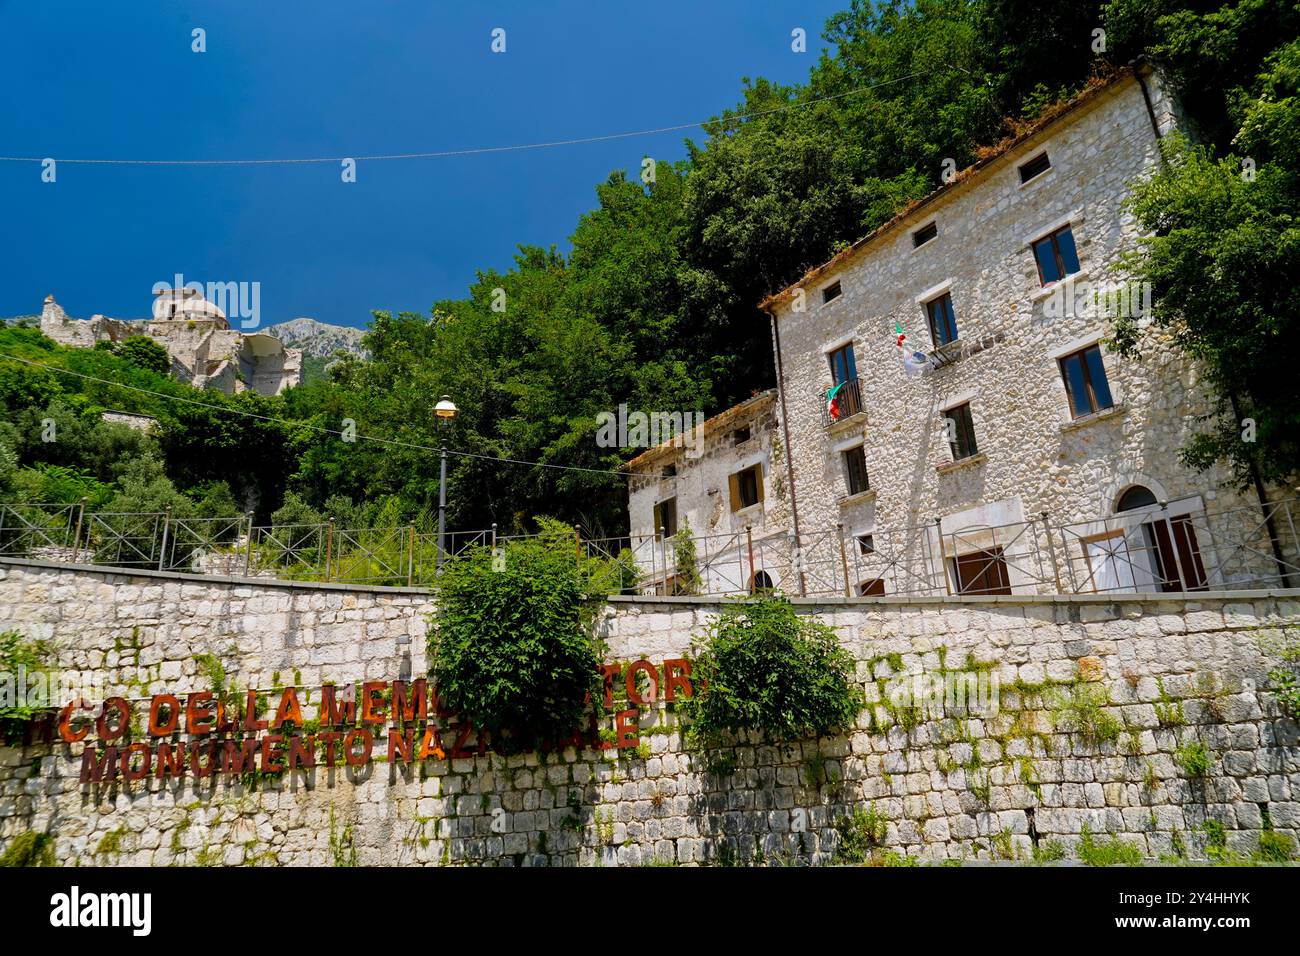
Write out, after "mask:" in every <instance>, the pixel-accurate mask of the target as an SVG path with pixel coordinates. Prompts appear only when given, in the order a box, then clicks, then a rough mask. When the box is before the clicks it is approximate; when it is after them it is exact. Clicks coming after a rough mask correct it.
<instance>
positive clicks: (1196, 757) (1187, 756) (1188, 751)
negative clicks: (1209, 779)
mask: <svg viewBox="0 0 1300 956" xmlns="http://www.w3.org/2000/svg"><path fill="white" fill-rule="evenodd" d="M1173 759H1174V763H1175V764H1177V765H1178V768H1179V769H1180V770H1181V771H1182V772H1183V776H1186V777H1204V776H1205V775H1206V774H1207V773H1209V772H1210V766H1211V765H1212V763H1213V760H1212V758H1211V757H1210V752H1209V751H1208V750H1206V749H1205V744H1203V743H1201V742H1200V741H1199V740H1194V741H1189V742H1187V743H1185V744H1180V745H1179V746H1178V748H1177V749H1176V750H1175V751H1174V757H1173Z"/></svg>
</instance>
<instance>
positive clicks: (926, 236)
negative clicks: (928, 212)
mask: <svg viewBox="0 0 1300 956" xmlns="http://www.w3.org/2000/svg"><path fill="white" fill-rule="evenodd" d="M937 235H939V224H938V223H936V222H932V223H930V224H929V225H925V226H922V227H921V228H920V229H918V230H916V232H914V233H912V248H913V249H915V248H916V247H917V246H923V245H925V244H926V243H927V242H929V241H930V240H931V239H933V238H934V237H935V236H937Z"/></svg>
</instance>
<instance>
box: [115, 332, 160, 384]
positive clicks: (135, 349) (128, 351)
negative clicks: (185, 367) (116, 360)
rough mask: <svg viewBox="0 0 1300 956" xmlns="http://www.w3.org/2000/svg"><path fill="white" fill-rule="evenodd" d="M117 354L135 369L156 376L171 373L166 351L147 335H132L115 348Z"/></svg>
mask: <svg viewBox="0 0 1300 956" xmlns="http://www.w3.org/2000/svg"><path fill="white" fill-rule="evenodd" d="M117 354H118V356H120V357H121V358H122V359H124V360H125V361H127V362H130V363H131V364H132V365H134V366H136V368H142V369H145V370H146V371H149V372H154V373H156V374H158V375H166V374H167V373H168V372H169V371H171V367H172V360H171V356H170V355H168V354H167V349H166V348H165V347H164V346H163V345H161V344H160V343H158V342H155V341H154V340H153V339H151V338H149V337H148V336H147V335H133V336H131V337H130V338H128V339H126V340H125V341H124V342H122V343H121V344H120V345H118V347H117Z"/></svg>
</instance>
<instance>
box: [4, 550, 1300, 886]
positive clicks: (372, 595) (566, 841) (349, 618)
mask: <svg viewBox="0 0 1300 956" xmlns="http://www.w3.org/2000/svg"><path fill="white" fill-rule="evenodd" d="M717 607H718V604H717V602H715V601H711V600H704V599H669V598H660V599H654V598H650V599H645V598H640V599H613V600H612V601H611V602H610V604H609V606H608V607H607V608H605V609H604V611H603V612H602V615H601V624H600V626H601V631H602V634H603V635H604V636H605V637H606V639H607V641H608V643H609V660H611V661H614V662H623V663H624V664H625V665H626V664H627V663H629V662H631V661H635V660H639V659H645V660H647V661H649V662H651V663H652V664H654V665H656V666H658V665H660V664H661V663H662V662H663V661H664V660H665V659H666V658H674V657H681V656H683V654H684V652H686V651H687V650H688V648H689V642H690V636H691V635H692V634H693V633H698V632H699V630H700V629H701V627H702V626H703V625H704V624H705V623H706V622H707V620H708V619H709V618H710V616H711V615H712V614H714V613H715V612H716V609H717ZM799 607H800V610H801V612H802V613H807V614H817V615H820V616H821V617H822V618H823V619H825V620H826V621H827V622H829V623H831V624H832V625H834V626H836V627H837V628H838V629H839V633H840V635H841V638H842V640H843V642H844V644H845V646H846V647H847V648H848V649H850V650H851V651H852V652H853V653H854V654H855V655H856V656H857V658H858V661H859V663H858V677H859V679H860V680H861V681H862V682H863V686H864V688H865V690H866V692H867V694H868V698H869V699H870V700H872V701H873V706H872V707H870V708H869V709H868V710H867V711H865V712H864V713H863V715H862V716H861V719H860V721H859V725H858V727H857V728H855V729H854V731H853V732H852V733H850V734H848V735H846V736H842V737H837V738H833V739H823V740H821V741H810V742H806V743H804V744H802V745H798V746H791V747H771V746H765V745H762V744H761V743H758V742H743V743H741V744H739V745H738V746H736V747H735V748H734V749H729V750H727V751H725V752H722V753H718V754H712V755H701V754H698V753H693V752H691V751H689V750H688V749H686V748H684V746H683V744H682V740H681V735H680V733H679V731H678V729H677V728H676V726H675V721H676V717H675V715H674V713H673V710H672V705H669V704H666V703H664V702H663V701H660V702H658V703H656V704H654V705H651V706H648V707H646V708H644V709H643V710H642V712H641V715H640V724H641V728H642V730H641V745H640V746H639V747H637V748H627V749H618V748H612V747H611V748H609V749H574V748H569V749H566V750H564V751H563V752H559V753H551V754H546V755H542V754H528V755H522V756H511V757H501V756H498V755H495V754H493V753H491V752H490V751H489V752H486V753H484V754H482V755H477V754H476V753H474V752H473V751H472V747H471V750H470V752H468V753H466V754H465V755H464V756H455V755H449V756H448V757H447V758H445V759H429V760H426V761H422V762H421V761H415V762H413V763H411V764H404V763H402V762H400V761H392V762H389V761H387V760H384V759H382V756H383V754H384V753H385V752H386V747H385V746H384V744H383V741H382V737H381V738H378V739H377V742H376V746H375V753H376V757H377V759H376V761H375V762H373V763H371V764H368V765H366V766H363V767H346V766H339V767H337V768H333V769H327V768H325V767H323V766H322V767H318V768H316V769H314V770H295V771H292V772H286V773H284V774H281V775H277V776H256V777H248V778H243V779H241V778H238V777H226V776H221V775H218V776H216V777H208V778H204V779H194V778H193V777H192V776H188V775H187V776H185V777H183V778H181V779H179V780H178V779H174V778H168V779H165V780H158V779H155V778H153V777H150V778H149V779H146V780H142V781H138V782H128V781H125V780H122V779H118V780H116V781H114V782H113V783H111V784H108V783H103V782H101V783H99V784H93V783H90V784H82V783H80V782H79V779H78V777H79V773H80V770H81V765H82V761H81V746H80V745H79V744H73V745H65V744H61V743H60V744H55V745H52V746H51V745H45V744H36V745H32V746H28V747H26V748H22V749H19V748H13V747H10V748H0V854H2V853H3V851H4V849H5V848H7V847H8V846H10V845H11V841H12V840H13V838H14V837H15V836H16V835H18V834H19V833H22V832H24V831H27V830H38V831H43V832H44V831H48V832H51V833H53V834H55V835H56V838H57V839H56V843H55V853H56V857H57V859H58V861H59V862H60V863H64V864H73V863H81V864H83V865H84V864H94V863H99V864H114V863H121V864H141V865H168V864H173V863H179V864H204V863H207V864H217V863H224V864H241V863H243V864H252V863H263V864H265V863H280V864H315V865H329V864H334V863H350V862H353V861H355V862H358V863H360V864H379V863H395V864H412V863H419V864H431V865H438V864H443V865H448V864H462V863H471V862H472V863H489V864H505V865H521V864H522V865H543V864H551V865H584V864H637V863H646V862H649V861H651V860H660V861H673V862H676V863H682V864H690V863H719V862H722V863H733V862H740V863H745V862H752V861H755V860H764V861H767V862H774V861H777V860H782V861H800V862H812V863H823V862H829V861H831V860H833V859H834V858H835V853H836V849H837V847H838V846H839V845H840V840H841V836H840V833H839V831H837V829H836V826H835V824H836V822H837V821H842V820H843V819H844V817H845V816H846V815H847V814H849V813H851V812H853V811H854V810H858V811H862V813H860V814H859V818H860V820H862V821H864V823H865V821H868V820H870V819H872V817H873V816H874V817H875V818H877V819H880V820H881V821H883V826H882V827H881V829H880V830H878V831H877V835H878V836H879V837H880V841H879V842H880V847H879V852H885V851H894V852H896V853H901V854H906V855H908V856H913V857H921V858H925V859H929V860H940V859H961V858H965V859H972V858H989V857H994V858H997V857H1003V858H1009V857H1015V858H1020V859H1025V858H1031V857H1032V856H1033V855H1034V854H1035V852H1037V853H1038V854H1039V856H1040V857H1042V856H1048V857H1050V856H1052V855H1055V853H1057V852H1064V853H1065V855H1066V856H1070V855H1073V853H1074V852H1075V847H1076V844H1077V842H1078V841H1079V839H1080V835H1081V833H1082V831H1083V830H1084V828H1085V826H1086V827H1087V828H1088V829H1089V830H1090V831H1091V832H1093V833H1095V834H1099V835H1104V834H1116V835H1118V837H1119V838H1120V839H1122V840H1124V841H1127V842H1130V843H1132V844H1134V845H1136V846H1137V847H1138V848H1139V849H1140V851H1141V853H1142V854H1143V855H1144V856H1146V857H1159V856H1162V855H1168V856H1173V855H1178V854H1185V855H1187V856H1190V857H1193V858H1195V857H1199V856H1203V855H1204V854H1205V852H1206V848H1207V844H1208V845H1209V846H1210V847H1211V848H1213V846H1214V845H1215V844H1216V843H1220V842H1226V845H1227V847H1229V848H1231V849H1237V850H1240V851H1242V852H1245V853H1249V852H1251V851H1252V850H1253V849H1254V847H1255V846H1256V845H1257V843H1258V839H1259V835H1260V833H1261V832H1262V831H1263V830H1265V829H1269V828H1271V829H1273V830H1275V831H1277V832H1280V833H1285V834H1288V835H1290V836H1292V837H1295V836H1296V835H1297V833H1298V832H1300V730H1298V728H1297V726H1296V724H1295V723H1294V722H1292V721H1290V720H1288V719H1286V718H1284V717H1282V716H1281V715H1280V714H1279V711H1278V707H1277V704H1276V701H1275V700H1274V698H1273V696H1272V694H1270V693H1268V692H1267V690H1265V689H1264V688H1265V687H1266V686H1267V683H1268V680H1267V672H1268V670H1269V669H1270V668H1271V667H1273V666H1276V649H1277V648H1278V647H1279V646H1281V644H1283V643H1285V642H1287V641H1291V642H1294V641H1295V637H1293V636H1292V634H1293V633H1294V631H1293V630H1291V629H1294V628H1296V627H1300V596H1297V595H1296V594H1295V593H1294V592H1291V593H1286V592H1238V593H1232V594H1224V593H1203V594H1199V595H1196V596H1195V597H1194V598H1192V599H1190V600H1189V599H1187V598H1185V597H1183V596H1168V595H1142V596H1128V597H1125V598H1122V599H1120V598H1105V599H1100V598H1091V597H1071V598H1042V597H1024V598H1020V597H1017V598H1004V597H997V598H967V599H964V600H957V599H933V600H925V601H922V600H908V599H902V598H880V599H862V600H852V601H845V600H837V601H830V602H811V601H808V602H800V603H799ZM429 611H430V601H429V597H428V595H427V594H424V593H422V592H419V591H417V590H411V589H397V588H389V589H383V588H376V589H365V588H357V587H347V586H329V585H312V584H300V585H290V584H284V583H269V582H265V581H251V580H248V581H244V580H238V579H214V578H211V577H206V576H195V575H178V574H167V573H162V574H159V573H150V572H117V571H112V570H107V569H104V568H93V569H92V568H70V567H66V566H56V565H49V564H42V563H41V562H17V561H13V562H0V630H17V631H19V632H21V633H22V634H23V635H25V636H26V637H28V638H43V639H46V640H49V641H52V642H54V643H55V644H56V645H57V646H58V647H59V648H60V650H61V665H62V666H63V667H64V668H75V669H82V670H89V671H91V672H94V673H96V674H99V675H101V676H102V677H103V679H104V680H105V681H106V683H107V684H108V689H107V693H121V694H123V695H124V696H128V697H132V698H137V699H138V698H144V697H146V696H147V695H148V694H151V693H161V692H171V693H176V694H177V695H178V696H181V697H182V699H184V698H183V695H184V694H187V693H189V692H192V691H202V690H207V689H208V688H209V685H210V684H211V682H212V673H211V661H212V660H219V661H220V662H221V663H222V665H223V669H224V671H225V673H226V680H227V681H228V683H229V684H231V685H233V686H237V687H238V688H240V689H241V690H244V689H261V690H268V691H269V690H271V689H273V688H279V687H282V686H284V685H288V684H294V685H296V686H298V687H300V688H319V686H320V685H321V684H322V683H325V682H329V681H333V682H336V683H338V684H340V685H341V684H345V683H347V682H351V681H361V680H377V681H387V680H394V679H408V680H409V679H411V678H418V677H420V676H422V675H423V674H424V669H425V650H424V643H425V616H426V615H427V614H428V612H429ZM209 655H210V656H209ZM918 675H921V676H923V677H924V678H926V679H927V680H929V679H930V678H934V677H936V676H937V677H940V678H941V679H946V681H947V686H948V687H950V688H951V687H954V686H961V687H963V688H964V689H968V690H970V691H972V692H974V691H978V692H979V693H982V694H984V695H985V696H986V697H987V696H988V691H989V690H990V688H992V687H993V686H994V685H995V684H996V687H997V689H998V693H997V695H996V697H995V698H993V699H995V700H996V703H997V713H996V714H992V713H989V714H986V715H985V716H979V715H969V714H968V715H964V716H963V715H960V714H958V715H954V714H952V712H951V711H947V712H945V713H939V712H934V711H932V712H924V711H918V710H915V709H913V708H912V707H911V706H910V704H911V701H910V700H909V699H906V698H904V697H901V696H899V691H900V688H907V689H910V690H911V691H913V692H917V691H921V692H924V691H925V687H923V686H921V685H918V684H917V683H916V682H915V681H914V680H913V679H914V678H915V677H916V676H918ZM272 696H273V697H274V695H272ZM315 700H316V696H315V694H313V695H312V696H311V702H315ZM272 703H273V704H274V700H273V702H272ZM309 709H310V707H309ZM444 740H446V741H449V740H450V737H449V736H447V735H446V734H444ZM1200 748H1204V755H1205V757H1206V758H1208V764H1209V766H1208V769H1207V771H1206V772H1205V773H1204V774H1203V775H1201V774H1197V773H1195V772H1194V769H1193V770H1191V771H1189V769H1188V767H1189V766H1191V767H1193V768H1194V763H1195V761H1194V759H1191V758H1194V757H1195V755H1196V754H1197V752H1198V751H1199V749H1200ZM728 765H729V766H728ZM1206 821H1217V824H1218V825H1219V826H1216V825H1215V824H1214V823H1211V824H1210V825H1209V826H1207V825H1206ZM1220 826H1221V828H1222V829H1221V830H1220ZM872 829H873V827H871V826H865V827H862V828H860V829H859V833H868V832H870V831H871V830H872Z"/></svg>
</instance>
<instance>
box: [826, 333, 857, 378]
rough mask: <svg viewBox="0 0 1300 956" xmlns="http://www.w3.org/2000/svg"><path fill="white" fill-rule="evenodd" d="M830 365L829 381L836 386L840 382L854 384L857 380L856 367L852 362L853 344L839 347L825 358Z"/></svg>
mask: <svg viewBox="0 0 1300 956" xmlns="http://www.w3.org/2000/svg"><path fill="white" fill-rule="evenodd" d="M826 357H827V358H828V359H830V363H831V379H832V380H833V381H834V383H835V384H836V385H838V384H840V382H854V381H857V378H858V365H857V362H855V361H854V360H853V343H852V342H850V343H849V344H848V345H841V346H840V347H839V348H837V349H836V350H835V351H834V352H830V353H829V354H827V356H826Z"/></svg>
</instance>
